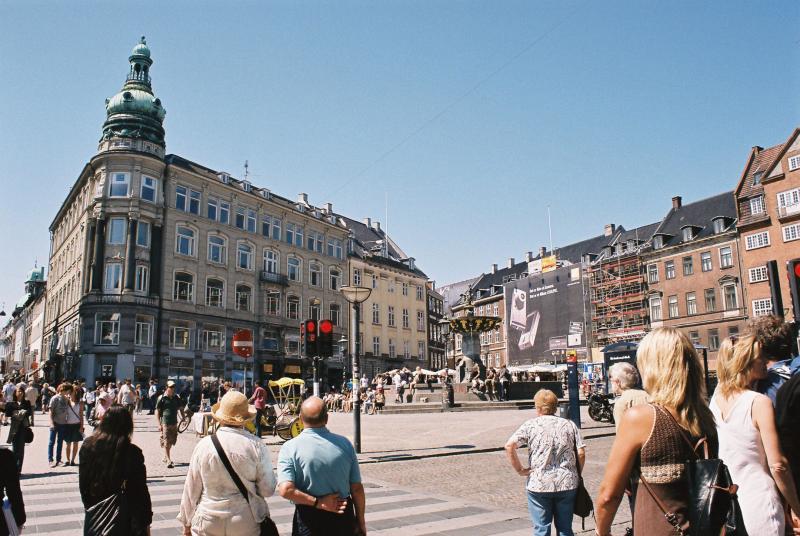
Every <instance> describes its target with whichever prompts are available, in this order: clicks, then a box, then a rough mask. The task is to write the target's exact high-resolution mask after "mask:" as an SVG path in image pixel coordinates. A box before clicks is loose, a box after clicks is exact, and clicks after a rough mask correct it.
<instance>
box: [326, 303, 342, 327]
mask: <svg viewBox="0 0 800 536" xmlns="http://www.w3.org/2000/svg"><path fill="white" fill-rule="evenodd" d="M328 319H330V321H331V323H332V324H333V325H334V326H339V325H341V322H342V306H341V305H339V304H338V303H332V304H330V305H329V306H328Z"/></svg>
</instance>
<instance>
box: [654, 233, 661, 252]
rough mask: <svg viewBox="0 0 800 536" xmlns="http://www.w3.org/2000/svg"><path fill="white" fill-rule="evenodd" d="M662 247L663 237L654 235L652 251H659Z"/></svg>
mask: <svg viewBox="0 0 800 536" xmlns="http://www.w3.org/2000/svg"><path fill="white" fill-rule="evenodd" d="M663 247H664V237H663V236H662V235H655V236H654V237H653V249H661V248H663Z"/></svg>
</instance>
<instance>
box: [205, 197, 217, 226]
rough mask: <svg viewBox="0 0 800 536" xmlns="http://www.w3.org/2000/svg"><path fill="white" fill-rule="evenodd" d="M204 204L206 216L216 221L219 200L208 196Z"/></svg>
mask: <svg viewBox="0 0 800 536" xmlns="http://www.w3.org/2000/svg"><path fill="white" fill-rule="evenodd" d="M206 206H207V209H206V216H208V219H209V220H212V221H217V216H218V215H219V201H217V200H216V199H215V198H213V197H209V198H208V201H207V202H206Z"/></svg>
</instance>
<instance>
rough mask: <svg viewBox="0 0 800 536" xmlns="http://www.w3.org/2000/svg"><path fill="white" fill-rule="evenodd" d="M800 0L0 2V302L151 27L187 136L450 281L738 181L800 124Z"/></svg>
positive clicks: (228, 167)
mask: <svg viewBox="0 0 800 536" xmlns="http://www.w3.org/2000/svg"><path fill="white" fill-rule="evenodd" d="M799 22H800V4H798V3H797V2H789V1H786V2H778V1H776V2H732V1H725V2H688V1H672V2H649V1H640V0H637V1H628V2H613V1H611V2H602V3H601V2H587V1H583V2H581V1H575V0H558V1H538V0H527V1H498V2H473V1H448V2H445V1H436V0H420V1H404V2H399V1H385V2H368V1H360V2H352V1H344V0H342V1H330V2H303V1H300V2H296V1H292V2H236V3H232V2H226V3H224V4H223V3H222V2H219V3H216V2H203V1H199V2H198V1H195V2H179V1H173V2H148V1H140V2H135V3H122V2H44V1H39V2H29V1H21V0H20V1H17V2H8V1H3V0H0V69H2V77H1V79H2V83H0V102H2V105H1V106H0V192H1V193H0V196H1V197H0V199H2V211H0V251H2V262H1V263H0V301H4V302H5V303H6V310H8V309H9V308H10V307H12V304H13V303H14V302H16V300H17V299H18V298H19V296H20V295H21V294H22V290H23V288H22V285H23V280H24V277H25V274H26V273H27V271H28V270H30V268H31V267H32V266H33V263H34V260H38V262H39V263H40V264H41V263H44V262H46V260H47V256H48V251H49V236H48V230H47V227H48V225H49V223H50V221H51V220H52V218H53V216H54V215H55V213H56V211H57V209H58V207H59V206H60V204H61V202H62V200H63V199H64V197H65V196H66V194H67V191H68V189H69V188H70V186H71V185H72V184H73V182H74V181H75V179H76V178H77V175H78V173H79V172H80V170H81V168H82V166H83V165H84V163H85V162H87V161H88V160H89V159H90V158H91V156H92V155H93V153H94V151H95V150H96V142H97V140H98V138H99V135H100V127H101V125H102V123H103V120H104V117H105V114H104V112H105V110H104V104H103V103H104V99H105V98H107V97H110V96H111V95H113V94H114V93H116V92H117V91H118V90H119V88H120V87H121V85H122V83H123V81H124V77H125V75H126V73H127V69H128V64H127V56H128V53H129V51H130V49H131V47H132V46H133V45H134V44H135V43H136V41H137V39H138V37H139V36H140V35H142V34H144V35H146V36H147V41H148V44H149V45H150V47H151V49H152V52H153V58H154V60H155V63H154V65H153V68H152V75H153V84H154V89H155V92H156V95H158V96H159V97H160V98H161V100H162V102H163V103H164V106H165V107H166V109H167V118H166V121H165V127H166V132H167V151H168V152H171V153H176V154H179V155H181V156H184V157H186V158H189V159H192V160H195V161H197V162H200V163H202V164H204V165H206V166H208V167H211V168H213V169H218V170H225V171H228V172H230V173H232V174H233V175H234V176H241V175H242V173H243V163H244V161H245V160H249V162H250V170H251V175H252V180H253V182H254V183H256V184H257V185H259V186H266V187H268V188H270V189H271V190H273V191H275V192H277V193H280V194H282V195H285V196H287V197H290V198H294V197H295V196H296V195H297V193H299V192H307V193H308V194H309V197H310V201H311V202H312V203H314V204H318V205H321V204H322V203H324V202H327V201H330V202H332V203H333V204H334V209H335V210H337V211H339V212H341V213H344V214H347V215H348V216H350V217H353V218H357V219H361V218H363V217H366V216H370V217H372V218H373V219H378V220H380V221H381V222H382V223H384V224H385V223H386V222H385V199H386V198H387V197H388V200H389V221H388V227H389V232H390V234H391V235H393V237H394V238H395V240H397V242H398V243H399V244H400V245H401V246H402V247H403V248H404V249H405V250H406V252H407V253H409V254H410V255H412V256H414V257H416V258H417V260H418V263H419V264H420V266H421V267H422V268H423V269H424V270H425V271H426V272H427V273H428V274H429V276H430V277H431V278H434V279H436V280H437V282H438V283H439V284H443V283H447V282H452V281H455V280H459V279H463V278H466V277H469V276H473V275H478V274H480V273H481V272H482V271H486V270H488V268H489V266H490V264H491V263H495V262H497V263H500V264H501V265H502V264H503V263H505V259H506V258H507V257H512V256H513V257H515V258H517V259H520V258H521V257H522V256H523V255H524V252H525V251H529V250H534V251H535V250H536V249H537V248H538V247H539V246H540V245H545V244H547V242H548V233H547V216H546V210H547V206H548V205H549V206H550V207H551V210H552V222H553V241H554V243H555V245H556V246H558V245H563V244H568V243H570V242H573V241H576V240H581V239H584V238H587V237H589V236H594V235H597V234H600V232H602V228H603V225H604V224H605V223H609V222H615V223H617V224H622V225H624V226H626V227H632V226H636V225H642V224H646V223H650V222H653V221H656V220H658V219H660V218H661V217H662V216H663V214H664V213H665V211H666V210H667V209H668V207H669V206H670V198H671V197H672V196H673V195H682V196H683V197H684V199H685V200H687V201H690V200H694V199H700V198H702V197H706V196H709V195H712V194H715V193H719V192H721V191H724V190H726V189H732V188H733V187H734V185H735V183H736V180H737V179H738V176H739V173H740V172H741V169H742V167H743V165H744V161H745V158H746V156H747V152H748V150H749V149H750V147H751V146H753V145H764V146H768V145H772V144H776V143H779V142H781V141H783V140H784V139H785V138H786V137H787V136H788V135H789V133H790V132H791V130H792V129H793V128H795V127H796V126H798V124H800V122H798V116H799V115H800V113H799V112H800V107H799V106H798V94H800V92H799V91H798V90H800V83H798V82H799V80H798V78H799V77H798V65H800V62H798V60H799V59H800V58H799V57H798V56H800V54H799V53H798V51H800V29H799V28H800V24H798V23H799Z"/></svg>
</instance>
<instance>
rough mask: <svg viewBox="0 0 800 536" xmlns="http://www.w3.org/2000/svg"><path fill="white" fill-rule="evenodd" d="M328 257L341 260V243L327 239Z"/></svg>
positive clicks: (334, 239)
mask: <svg viewBox="0 0 800 536" xmlns="http://www.w3.org/2000/svg"><path fill="white" fill-rule="evenodd" d="M328 256H329V257H336V258H337V259H341V258H342V241H341V240H337V239H336V238H329V239H328Z"/></svg>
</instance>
